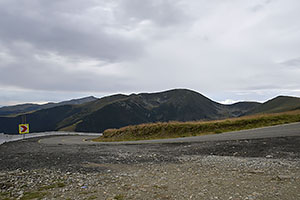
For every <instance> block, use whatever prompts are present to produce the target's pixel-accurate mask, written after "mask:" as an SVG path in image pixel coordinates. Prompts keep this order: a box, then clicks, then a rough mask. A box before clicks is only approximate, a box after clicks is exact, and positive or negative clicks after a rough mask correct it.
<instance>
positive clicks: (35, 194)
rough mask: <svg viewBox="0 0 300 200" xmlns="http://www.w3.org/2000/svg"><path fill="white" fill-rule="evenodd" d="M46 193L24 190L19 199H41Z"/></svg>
mask: <svg viewBox="0 0 300 200" xmlns="http://www.w3.org/2000/svg"><path fill="white" fill-rule="evenodd" d="M47 194H48V193H46V192H25V193H24V196H23V197H22V198H21V200H29V199H42V198H43V197H45V196H46V195H47Z"/></svg>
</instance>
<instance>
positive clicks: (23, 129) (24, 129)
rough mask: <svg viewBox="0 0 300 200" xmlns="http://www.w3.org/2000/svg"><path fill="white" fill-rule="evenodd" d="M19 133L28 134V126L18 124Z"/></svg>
mask: <svg viewBox="0 0 300 200" xmlns="http://www.w3.org/2000/svg"><path fill="white" fill-rule="evenodd" d="M19 133H20V134H24V133H29V124H19Z"/></svg>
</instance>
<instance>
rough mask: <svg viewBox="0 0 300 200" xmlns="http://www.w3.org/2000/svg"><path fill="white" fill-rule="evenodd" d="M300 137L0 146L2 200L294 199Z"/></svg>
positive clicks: (298, 185) (299, 180)
mask: <svg viewBox="0 0 300 200" xmlns="http://www.w3.org/2000/svg"><path fill="white" fill-rule="evenodd" d="M299 144H300V137H281V138H268V139H255V140H236V141H222V142H217V141H213V142H198V143H174V144H140V145H138V144H135V145H97V144H90V145H59V144H58V145H47V144H40V143H38V138H32V139H28V140H26V141H17V142H11V143H6V144H3V145H1V146H0V199H106V200H107V199H119V200H120V199H243V200H244V199H245V200H246V199H248V200H250V199H300V193H299V191H300V145H299Z"/></svg>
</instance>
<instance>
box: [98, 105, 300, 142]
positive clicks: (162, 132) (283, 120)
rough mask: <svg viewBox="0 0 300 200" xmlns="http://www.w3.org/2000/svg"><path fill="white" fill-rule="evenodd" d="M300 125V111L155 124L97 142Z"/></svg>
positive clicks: (125, 129) (119, 131)
mask: <svg viewBox="0 0 300 200" xmlns="http://www.w3.org/2000/svg"><path fill="white" fill-rule="evenodd" d="M293 122H300V110H296V111H291V112H284V113H277V114H262V115H254V116H247V117H239V118H230V119H225V120H216V121H193V122H158V123H151V124H140V125H134V126H126V127H123V128H120V129H107V130H105V131H104V133H103V135H102V136H100V137H99V138H96V139H94V140H93V141H96V142H117V141H130V140H131V141H136V140H150V139H165V138H178V137H189V136H197V135H207V134H219V133H223V132H229V131H239V130H245V129H252V128H260V127H265V126H274V125H279V124H287V123H293Z"/></svg>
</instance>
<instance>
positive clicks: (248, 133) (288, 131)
mask: <svg viewBox="0 0 300 200" xmlns="http://www.w3.org/2000/svg"><path fill="white" fill-rule="evenodd" d="M292 136H300V122H298V123H292V124H284V125H277V126H272V127H264V128H256V129H250V130H243V131H234V132H227V133H221V134H213V135H203V136H195V137H184V138H173V139H161V140H142V141H128V142H106V143H101V142H92V141H91V139H93V138H96V136H57V137H50V138H42V139H40V140H38V142H39V143H41V144H59V145H60V144H66V145H67V144H69V145H72V144H80V145H89V144H99V145H101V144H144V143H146V144H149V143H150V144H151V143H185V142H188V143H190V142H206V141H227V140H245V139H260V138H276V137H292Z"/></svg>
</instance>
